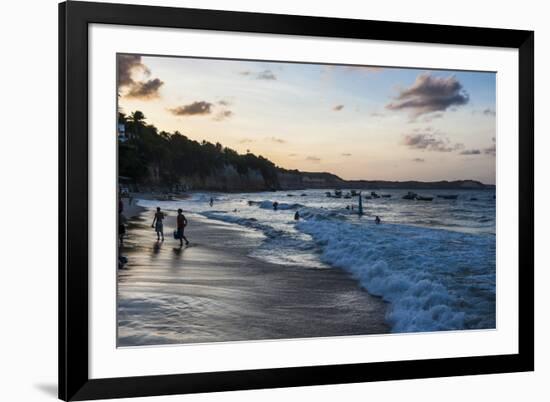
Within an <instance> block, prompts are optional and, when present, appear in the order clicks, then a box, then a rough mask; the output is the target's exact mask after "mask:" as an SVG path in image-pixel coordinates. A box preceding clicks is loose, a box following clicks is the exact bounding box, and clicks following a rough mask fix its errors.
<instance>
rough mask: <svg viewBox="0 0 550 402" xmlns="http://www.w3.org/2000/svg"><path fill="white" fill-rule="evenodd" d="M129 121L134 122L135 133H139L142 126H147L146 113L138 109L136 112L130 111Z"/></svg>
mask: <svg viewBox="0 0 550 402" xmlns="http://www.w3.org/2000/svg"><path fill="white" fill-rule="evenodd" d="M129 121H130V122H131V124H132V129H133V130H132V131H133V134H134V135H139V134H140V131H141V127H143V126H145V115H144V114H143V113H142V112H140V111H139V110H136V111H135V112H132V113H130V118H129Z"/></svg>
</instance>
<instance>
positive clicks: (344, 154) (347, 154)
mask: <svg viewBox="0 0 550 402" xmlns="http://www.w3.org/2000/svg"><path fill="white" fill-rule="evenodd" d="M342 156H351V154H350V153H349V152H344V153H342Z"/></svg>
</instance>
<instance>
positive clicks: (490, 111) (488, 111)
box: [482, 108, 497, 116]
mask: <svg viewBox="0 0 550 402" xmlns="http://www.w3.org/2000/svg"><path fill="white" fill-rule="evenodd" d="M482 113H483V114H484V115H485V116H496V114H497V113H496V112H495V110H494V109H491V108H487V109H484V110H483V112H482Z"/></svg>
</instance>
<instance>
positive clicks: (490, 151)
mask: <svg viewBox="0 0 550 402" xmlns="http://www.w3.org/2000/svg"><path fill="white" fill-rule="evenodd" d="M483 153H484V154H485V155H491V156H495V155H496V154H497V147H496V144H493V145H491V146H490V147H488V148H485V149H484V150H483Z"/></svg>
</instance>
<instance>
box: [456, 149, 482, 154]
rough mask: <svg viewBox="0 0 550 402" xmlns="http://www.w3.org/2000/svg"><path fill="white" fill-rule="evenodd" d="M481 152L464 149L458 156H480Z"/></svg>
mask: <svg viewBox="0 0 550 402" xmlns="http://www.w3.org/2000/svg"><path fill="white" fill-rule="evenodd" d="M480 154H481V151H480V150H479V149H465V150H464V151H462V152H461V153H460V155H480Z"/></svg>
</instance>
